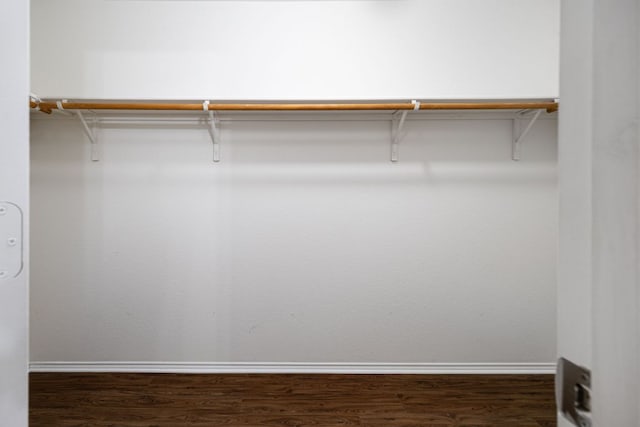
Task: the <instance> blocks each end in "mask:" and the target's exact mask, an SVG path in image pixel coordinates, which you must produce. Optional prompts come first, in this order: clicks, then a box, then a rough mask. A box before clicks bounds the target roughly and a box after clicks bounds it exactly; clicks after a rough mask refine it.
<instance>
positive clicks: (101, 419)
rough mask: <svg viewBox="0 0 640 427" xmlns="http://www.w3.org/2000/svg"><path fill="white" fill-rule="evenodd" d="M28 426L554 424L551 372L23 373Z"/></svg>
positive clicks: (538, 426) (533, 426) (521, 426)
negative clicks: (27, 375)
mask: <svg viewBox="0 0 640 427" xmlns="http://www.w3.org/2000/svg"><path fill="white" fill-rule="evenodd" d="M30 383H31V391H30V393H31V395H30V425H31V426H287V427H292V426H352V425H353V426H371V427H395V426H424V427H428V426H438V427H452V426H500V427H502V426H504V427H506V426H519V427H541V426H544V427H550V426H555V425H556V422H555V417H556V416H555V405H554V398H553V377H552V376H550V375H235V374H234V375H199V374H198V375H188V374H187V375H185V374H180V375H178V374H60V373H35V374H31V379H30Z"/></svg>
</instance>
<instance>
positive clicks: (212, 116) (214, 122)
mask: <svg viewBox="0 0 640 427" xmlns="http://www.w3.org/2000/svg"><path fill="white" fill-rule="evenodd" d="M207 129H208V130H209V136H210V137H211V143H212V144H213V161H214V162H215V163H218V162H219V161H220V120H219V119H218V115H217V114H216V113H215V111H209V119H208V120H207Z"/></svg>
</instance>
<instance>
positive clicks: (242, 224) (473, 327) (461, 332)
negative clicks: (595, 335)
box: [31, 115, 557, 363]
mask: <svg viewBox="0 0 640 427" xmlns="http://www.w3.org/2000/svg"><path fill="white" fill-rule="evenodd" d="M226 117H229V116H226ZM234 117H235V118H236V120H234V121H233V122H228V121H225V122H224V123H223V132H222V137H223V140H224V142H223V145H222V162H221V163H219V164H213V163H212V162H211V142H210V140H209V137H208V134H207V132H206V130H205V129H204V127H202V126H201V127H200V128H198V127H196V128H194V127H193V125H179V124H171V123H170V122H166V123H164V124H153V125H149V124H145V125H136V124H129V125H123V124H118V125H115V124H112V125H104V127H101V128H100V129H99V138H100V140H101V141H102V144H103V154H102V157H101V160H100V162H97V163H92V162H91V161H89V154H88V143H87V142H86V140H85V137H84V135H83V133H82V130H81V127H80V125H79V123H78V122H77V121H75V120H71V119H65V118H61V117H53V118H51V117H43V115H38V116H35V120H34V121H33V125H32V126H33V128H32V185H33V186H32V197H33V199H32V203H33V211H34V213H33V219H32V230H33V241H32V242H33V249H32V263H33V291H32V307H33V308H32V329H31V337H32V360H33V361H105V360H106V361H203V362H216V361H222V362H238V361H245V362H247V361H252V362H256V361H257V362H381V363H384V362H398V363H400V362H452V363H457V362H459V363H466V362H496V363H504V362H522V363H526V362H552V361H553V360H554V357H555V257H556V235H557V231H556V222H557V201H556V199H557V195H556V182H555V179H556V168H555V162H556V146H555V138H556V134H555V126H556V122H555V120H540V121H539V122H538V123H537V124H536V125H535V126H534V127H533V129H532V131H531V133H530V134H529V136H528V137H527V142H526V145H525V147H524V153H523V160H522V161H521V162H513V161H512V160H511V158H510V155H511V151H510V150H511V146H510V141H511V122H510V120H508V119H506V118H503V117H506V116H504V115H497V116H494V119H485V120H476V119H474V116H466V117H467V119H465V120H459V119H458V120H444V119H440V120H411V121H409V122H408V124H407V136H406V138H405V140H404V141H403V142H402V146H401V153H400V158H401V160H400V162H399V163H397V164H393V163H391V162H389V122H388V121H386V120H380V118H381V117H388V116H385V115H373V116H366V117H365V116H344V115H342V116H341V115H331V116H317V115H316V116H314V117H316V119H317V118H318V117H324V118H325V119H328V118H333V120H330V121H328V120H320V121H318V120H309V119H308V118H309V117H310V116H305V115H289V116H280V119H279V120H272V119H270V118H269V117H271V118H273V116H267V117H266V118H265V117H264V116H263V119H262V120H257V121H242V120H239V119H240V118H242V117H246V116H234ZM416 117H417V116H413V118H416ZM419 117H422V118H426V117H430V118H433V117H434V116H433V115H420V116H419ZM254 118H255V117H254ZM300 118H307V120H302V121H300V120H299V119H300ZM345 118H351V119H353V120H349V121H345V120H344V119H345ZM356 118H358V119H360V120H355V119H356ZM367 118H369V120H367ZM371 118H374V119H376V120H370V119H371ZM285 119H286V120H285Z"/></svg>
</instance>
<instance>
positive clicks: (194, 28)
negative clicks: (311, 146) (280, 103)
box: [31, 0, 559, 100]
mask: <svg viewBox="0 0 640 427" xmlns="http://www.w3.org/2000/svg"><path fill="white" fill-rule="evenodd" d="M31 11H32V25H31V27H32V29H33V30H32V31H33V33H32V38H31V43H32V57H31V63H32V67H31V69H32V71H31V78H32V90H33V91H34V92H35V93H37V94H38V95H40V96H41V97H68V98H111V99H118V98H121V99H203V98H205V99H206V98H210V99H218V100H219V99H240V100H242V99H388V98H391V99H396V98H398V99H412V98H426V99H436V98H553V97H557V96H558V47H559V2H558V1H557V0H482V1H478V0H456V1H451V0H343V1H333V0H280V1H270V0H261V1H243V0H232V1H224V0H221V1H104V0H55V1H51V0H32V8H31Z"/></svg>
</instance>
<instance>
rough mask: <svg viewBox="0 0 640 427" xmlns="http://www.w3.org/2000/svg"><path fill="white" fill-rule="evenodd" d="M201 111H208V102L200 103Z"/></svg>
mask: <svg viewBox="0 0 640 427" xmlns="http://www.w3.org/2000/svg"><path fill="white" fill-rule="evenodd" d="M202 109H203V110H204V111H209V101H204V102H203V103H202Z"/></svg>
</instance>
